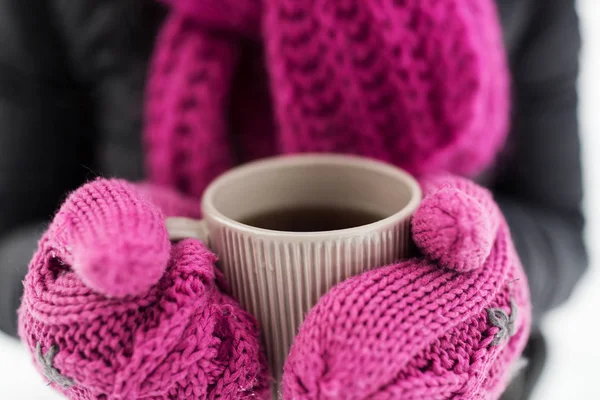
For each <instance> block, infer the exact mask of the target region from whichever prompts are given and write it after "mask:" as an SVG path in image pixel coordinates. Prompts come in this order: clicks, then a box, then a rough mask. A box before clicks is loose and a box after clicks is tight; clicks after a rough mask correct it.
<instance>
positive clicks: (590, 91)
mask: <svg viewBox="0 0 600 400" xmlns="http://www.w3.org/2000/svg"><path fill="white" fill-rule="evenodd" d="M549 1H554V0H549ZM579 14H580V17H581V21H582V29H583V38H584V40H585V44H584V45H585V47H584V54H583V69H582V75H581V81H580V95H581V103H582V104H581V108H580V115H581V126H582V135H583V136H582V139H583V148H584V149H583V150H584V153H583V157H584V164H585V184H586V208H587V216H588V227H587V240H588V247H589V251H590V271H589V273H588V274H587V276H586V277H585V278H584V281H583V282H582V284H581V285H580V287H579V288H578V290H577V293H576V294H575V296H574V297H573V298H572V300H571V301H570V302H569V304H568V305H567V306H565V307H563V308H562V309H560V310H557V311H555V312H554V313H553V314H552V315H550V316H549V317H548V319H547V320H546V321H545V332H546V333H547V338H548V342H549V348H550V354H549V362H548V367H547V369H546V371H545V372H544V375H543V377H542V382H541V384H540V385H539V387H538V389H537V391H536V393H535V395H534V398H533V400H565V399H577V400H596V399H600V384H599V382H600V367H598V364H597V362H598V360H600V341H599V340H598V338H599V337H600V318H599V317H598V315H599V314H600V207H598V206H597V205H599V204H600V157H598V155H599V154H600V2H599V1H598V0H580V1H579ZM560 50H561V49H556V51H560ZM596 157H598V158H596ZM555 167H556V168H560V162H557V164H556V165H555ZM595 205H596V207H594V206H595ZM0 398H2V399H9V400H10V399H19V400H21V399H22V400H28V399H32V400H33V399H36V400H58V399H60V397H59V396H57V395H56V394H54V393H53V392H52V390H51V389H49V388H47V387H46V386H45V385H44V382H43V381H42V378H41V377H39V376H38V375H37V373H35V371H34V369H33V366H32V365H31V364H30V361H29V357H28V356H27V354H26V353H25V351H24V349H23V348H22V347H21V345H19V344H18V343H17V342H16V341H13V340H11V339H9V338H7V337H5V336H3V335H2V334H1V333H0ZM424 400H426V399H424Z"/></svg>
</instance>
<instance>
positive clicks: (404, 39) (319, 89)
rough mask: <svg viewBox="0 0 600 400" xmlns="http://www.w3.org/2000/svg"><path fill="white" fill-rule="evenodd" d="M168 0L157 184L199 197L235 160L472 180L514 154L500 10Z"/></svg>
mask: <svg viewBox="0 0 600 400" xmlns="http://www.w3.org/2000/svg"><path fill="white" fill-rule="evenodd" d="M168 3H170V4H171V6H172V8H173V9H172V11H171V14H170V16H169V17H168V18H167V21H166V23H165V25H164V27H163V29H162V32H161V34H160V36H159V38H158V43H157V47H156V51H155V55H154V60H153V63H152V67H151V71H150V82H149V84H148V91H147V93H148V97H147V99H148V100H147V110H146V114H147V118H146V120H147V124H146V132H145V142H146V146H147V151H148V158H147V164H148V169H149V176H150V178H151V180H152V181H153V182H156V183H159V184H164V185H168V186H171V187H175V188H178V189H180V190H182V191H184V192H186V193H189V194H193V195H196V196H200V195H201V193H202V191H203V190H204V188H205V187H206V185H207V184H208V182H210V181H211V180H212V179H213V178H214V177H215V176H216V175H218V174H219V173H221V172H223V171H225V170H226V169H228V168H230V167H231V166H232V165H234V164H237V163H239V162H243V161H247V160H250V159H254V158H258V157H264V156H267V155H274V154H282V153H298V152H335V153H352V154H358V155H362V156H366V157H372V158H375V159H378V160H382V161H387V162H390V163H393V164H395V165H397V166H400V167H402V168H404V169H406V170H408V171H409V172H411V173H413V174H416V175H421V174H424V173H431V172H440V171H448V172H454V173H457V174H460V175H473V174H476V173H479V172H481V170H482V168H483V167H485V166H487V165H488V164H489V163H490V162H492V161H493V158H494V156H495V154H496V152H497V150H498V149H499V148H500V147H501V145H502V144H503V141H504V137H505V134H506V131H507V126H508V109H509V107H508V99H509V79H508V73H507V67H506V60H505V54H504V50H503V43H502V36H501V30H500V26H499V23H498V16H497V12H496V9H495V5H494V4H493V2H492V1H491V0H441V1H440V0H344V1H325V0H314V1H289V0H263V1H259V0H170V1H168ZM263 52H264V54H263ZM263 55H264V58H265V60H263ZM271 109H272V111H271Z"/></svg>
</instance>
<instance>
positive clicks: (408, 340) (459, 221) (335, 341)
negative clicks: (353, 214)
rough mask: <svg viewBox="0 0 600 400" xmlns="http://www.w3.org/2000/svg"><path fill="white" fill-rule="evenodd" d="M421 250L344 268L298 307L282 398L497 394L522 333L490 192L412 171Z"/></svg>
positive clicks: (507, 250) (510, 259)
mask: <svg viewBox="0 0 600 400" xmlns="http://www.w3.org/2000/svg"><path fill="white" fill-rule="evenodd" d="M422 186H423V192H424V198H423V201H422V203H421V205H420V207H419V209H418V211H417V212H416V214H415V215H414V217H413V221H412V234H413V238H414V241H415V243H416V245H417V247H418V248H419V250H420V252H421V255H420V256H419V257H417V258H414V259H410V260H406V261H401V262H398V263H397V264H394V265H390V266H386V267H382V268H378V269H375V270H372V271H369V272H366V273H364V274H362V275H359V276H356V277H353V278H350V279H348V280H346V281H344V282H342V283H341V284H339V285H337V286H336V287H334V288H333V289H332V290H330V291H329V293H327V294H326V295H325V296H323V297H322V298H321V299H320V301H319V303H318V304H317V305H316V306H315V307H314V308H313V309H312V310H311V312H310V313H309V314H308V316H307V318H306V320H305V322H304V324H303V325H302V327H301V329H300V332H299V334H298V336H297V337H296V339H295V342H294V345H293V346H292V349H291V352H290V355H289V357H288V359H287V362H286V365H285V369H284V371H285V373H284V378H283V393H284V398H285V399H317V398H318V399H340V398H344V399H365V398H377V399H388V398H389V399H415V400H416V399H448V398H460V399H476V398H490V399H495V398H498V397H499V396H500V394H501V392H502V391H503V389H504V387H505V385H506V384H507V380H508V375H509V372H510V368H511V365H512V364H513V363H514V362H515V360H516V359H517V358H518V357H519V356H520V353H521V352H522V350H523V347H524V345H525V342H526V340H527V336H528V334H529V324H530V318H531V307H530V303H529V293H528V287H527V280H526V278H525V275H524V273H523V270H522V267H521V265H520V263H519V260H518V258H517V255H516V253H515V251H514V249H513V247H512V242H511V239H510V233H509V230H508V227H507V225H506V223H505V222H504V219H503V217H502V215H501V213H500V211H499V209H498V207H497V206H496V203H495V202H494V200H493V198H492V195H491V194H490V193H489V192H488V191H487V190H485V189H483V188H482V187H479V186H477V185H475V184H474V183H472V182H470V181H468V180H465V179H462V178H457V177H453V176H434V177H429V178H426V179H424V180H423V181H422Z"/></svg>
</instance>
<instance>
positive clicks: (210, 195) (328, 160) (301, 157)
mask: <svg viewBox="0 0 600 400" xmlns="http://www.w3.org/2000/svg"><path fill="white" fill-rule="evenodd" d="M315 164H329V165H338V166H339V165H348V166H353V167H361V168H367V169H369V170H371V171H373V172H377V173H380V174H384V175H388V176H390V177H392V178H394V179H396V180H398V181H402V182H403V183H404V184H405V185H407V187H408V188H409V189H410V193H411V197H410V199H409V201H408V203H407V204H406V205H405V206H404V207H403V208H401V209H400V210H398V211H397V212H395V213H394V214H392V215H390V216H388V217H385V218H383V219H380V220H378V221H375V222H372V223H370V224H366V225H359V226H354V227H351V228H344V229H336V230H328V231H314V232H294V231H278V230H272V229H265V228H259V227H255V226H252V225H247V224H244V223H242V222H239V221H236V220H234V219H232V218H229V217H228V216H226V215H224V214H223V213H222V212H221V211H219V210H218V208H217V207H216V205H215V204H214V196H215V194H216V193H217V191H218V190H219V189H220V188H221V187H223V186H224V185H226V184H227V183H228V182H229V181H231V180H234V179H240V178H243V177H244V176H247V175H250V174H253V173H257V172H259V171H261V170H265V169H268V168H270V167H272V166H273V165H277V166H288V167H289V166H302V165H315ZM421 199H422V191H421V187H420V185H419V183H418V182H417V180H416V179H415V178H414V177H413V176H412V175H410V174H409V173H408V172H406V171H404V170H403V169H401V168H398V167H396V166H394V165H392V164H389V163H385V162H382V161H378V160H373V159H370V158H366V157H359V156H354V155H340V154H318V153H316V154H315V153H304V154H294V155H280V156H274V157H268V158H263V159H260V160H257V161H252V162H249V163H246V164H242V165H240V166H237V167H235V168H233V169H231V170H229V171H227V172H225V173H223V174H222V175H220V176H218V177H217V178H216V179H214V180H213V181H212V182H211V183H210V184H209V185H208V187H207V188H206V190H205V191H204V194H203V195H202V200H201V209H202V218H203V219H204V220H211V219H212V220H214V221H216V222H218V223H220V224H223V225H226V226H228V227H229V228H232V229H235V230H237V231H240V232H245V233H250V234H252V235H255V236H257V235H259V236H263V237H274V236H277V237H280V238H290V239H294V240H299V239H319V238H325V237H332V236H335V237H340V236H343V237H348V236H353V235H363V234H364V233H365V232H375V231H378V230H380V229H383V228H385V227H389V226H390V225H394V224H396V223H398V222H401V221H405V220H406V219H407V218H409V217H410V216H411V215H413V214H414V212H415V211H416V209H417V207H418V206H419V204H420V202H421Z"/></svg>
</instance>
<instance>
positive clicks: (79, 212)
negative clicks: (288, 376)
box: [19, 180, 268, 400]
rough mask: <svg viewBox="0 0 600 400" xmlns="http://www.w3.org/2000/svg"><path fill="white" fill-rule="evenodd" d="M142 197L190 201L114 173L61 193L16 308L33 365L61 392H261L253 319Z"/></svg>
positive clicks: (194, 395)
mask: <svg viewBox="0 0 600 400" xmlns="http://www.w3.org/2000/svg"><path fill="white" fill-rule="evenodd" d="M142 193H143V194H142ZM148 199H154V200H158V202H157V203H158V204H161V203H162V204H164V205H166V206H167V209H169V210H170V211H171V212H174V213H175V214H176V215H188V213H189V212H190V211H191V210H190V204H191V201H190V200H189V199H185V198H182V197H178V196H177V195H176V194H175V193H173V192H169V191H167V190H165V189H158V188H156V187H152V186H148V185H145V186H144V187H143V188H142V189H141V190H140V189H139V188H136V187H135V186H134V185H132V184H129V183H127V182H124V181H119V180H96V181H94V182H91V183H88V184H86V185H85V186H83V187H82V188H80V189H78V190H77V191H75V192H74V193H72V194H71V195H70V196H69V197H68V199H67V200H66V202H65V203H64V204H63V206H62V207H61V209H60V210H59V212H58V214H57V215H56V217H55V218H54V221H53V222H52V224H51V226H50V228H49V229H48V231H47V232H46V234H45V235H44V236H43V238H42V239H41V241H40V244H39V249H38V251H37V253H36V254H35V255H34V257H33V260H32V261H31V264H30V266H29V273H28V274H27V276H26V278H25V282H24V285H25V290H24V295H23V300H22V305H21V308H20V310H19V330H20V335H21V337H22V338H23V341H24V342H25V344H26V345H27V347H28V348H29V350H30V351H31V353H32V354H33V355H34V361H35V364H36V367H37V368H38V370H39V371H40V373H43V374H44V375H45V376H46V378H47V379H48V380H49V383H50V384H51V385H52V386H53V387H54V388H56V389H57V390H59V391H61V392H62V393H63V394H64V395H65V396H66V397H67V398H70V399H127V400H135V399H140V398H145V399H156V400H158V399H213V398H217V397H218V398H222V399H240V398H246V397H252V398H263V397H265V396H267V394H268V380H267V376H268V374H267V370H266V367H265V365H266V363H265V359H264V356H263V354H262V350H261V348H260V340H259V335H258V329H257V326H256V322H255V320H254V318H253V317H252V316H250V315H249V314H248V313H246V312H245V311H243V310H242V309H241V308H240V307H239V305H238V304H237V303H236V302H235V301H234V300H233V299H231V298H230V297H229V296H227V295H226V294H224V293H225V292H226V291H227V287H226V286H225V285H224V278H223V276H222V275H221V273H220V272H219V271H218V269H216V268H215V262H216V258H215V256H214V254H213V253H211V252H210V251H209V250H207V249H206V248H205V247H204V245H202V244H201V243H200V242H198V241H195V240H191V239H188V240H183V241H181V242H178V243H176V244H174V245H171V243H170V242H169V239H168V236H167V231H166V228H165V223H164V216H163V213H162V212H161V211H160V210H159V208H158V207H156V206H155V205H154V204H153V203H151V202H150V201H149V200H148ZM196 207H197V205H196ZM195 214H197V211H193V212H191V215H189V216H193V215H195Z"/></svg>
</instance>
